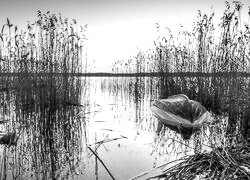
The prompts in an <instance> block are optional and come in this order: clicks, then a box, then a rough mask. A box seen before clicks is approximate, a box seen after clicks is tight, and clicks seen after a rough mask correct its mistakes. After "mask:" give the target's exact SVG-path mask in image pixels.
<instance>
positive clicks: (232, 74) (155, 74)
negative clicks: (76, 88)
mask: <svg viewBox="0 0 250 180" xmlns="http://www.w3.org/2000/svg"><path fill="white" fill-rule="evenodd" d="M22 75H23V76H27V75H36V76H51V75H53V76H63V75H66V76H78V77H164V76H170V77H182V76H189V77H197V76H199V77H220V76H221V77H250V73H246V72H217V73H200V72H179V73H161V72H150V73H148V72H145V73H103V72H99V73H0V76H22Z"/></svg>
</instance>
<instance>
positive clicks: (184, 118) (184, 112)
mask: <svg viewBox="0 0 250 180" xmlns="http://www.w3.org/2000/svg"><path fill="white" fill-rule="evenodd" d="M151 110H152V111H153V113H154V115H155V116H156V117H157V118H158V119H159V121H160V122H161V123H163V124H164V125H166V126H167V127H168V128H170V129H171V130H174V131H176V132H177V133H180V134H181V135H182V137H183V138H184V139H190V137H191V135H192V134H193V133H194V132H195V131H198V130H199V129H200V128H201V127H202V125H203V124H204V123H205V122H206V121H208V120H209V118H210V113H209V112H208V111H207V110H206V108H205V107H204V106H202V105H201V104H200V103H199V102H197V101H194V100H190V99H189V98H188V97H187V96H186V95H184V94H178V95H173V96H169V97H168V98H167V99H161V100H158V101H155V103H154V104H153V106H152V107H151Z"/></svg>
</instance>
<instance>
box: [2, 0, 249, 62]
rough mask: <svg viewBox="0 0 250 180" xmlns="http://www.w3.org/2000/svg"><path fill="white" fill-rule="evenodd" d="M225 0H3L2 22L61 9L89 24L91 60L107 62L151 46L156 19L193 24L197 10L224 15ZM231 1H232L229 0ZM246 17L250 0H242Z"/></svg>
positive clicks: (174, 26) (22, 21) (162, 22)
mask: <svg viewBox="0 0 250 180" xmlns="http://www.w3.org/2000/svg"><path fill="white" fill-rule="evenodd" d="M224 2H225V1H224V0H171V1H170V0H1V2H0V25H2V24H3V23H5V21H6V18H7V17H9V19H10V21H11V23H13V24H17V25H18V26H20V27H21V26H22V25H26V21H31V22H32V21H34V20H35V19H36V14H37V13H36V12H37V10H38V9H39V10H41V11H42V12H46V11H51V12H53V13H56V14H57V13H59V12H60V13H61V14H62V16H63V17H69V18H74V19H76V20H77V22H78V24H82V25H85V24H88V32H89V44H90V47H89V60H92V59H95V61H96V62H97V63H98V64H99V65H107V64H108V63H110V62H111V61H114V60H117V59H125V58H128V57H129V56H130V55H132V56H133V55H134V54H135V53H136V51H137V50H138V49H147V48H149V47H150V46H151V45H152V43H153V40H154V39H155V38H156V26H155V23H159V24H160V25H162V26H168V27H170V28H172V29H173V30H176V29H177V28H178V27H179V25H180V24H183V25H184V26H185V27H187V28H188V27H190V26H191V25H192V22H193V20H194V19H195V17H196V15H197V10H201V11H202V12H204V13H209V12H210V11H211V7H212V6H213V9H214V11H215V15H216V17H217V18H219V17H221V15H222V13H223V10H224V7H225V3H224ZM229 2H230V1H229ZM241 2H242V3H243V4H244V6H243V19H244V20H245V21H246V20H247V18H246V17H244V16H246V15H247V10H248V6H250V1H249V0H243V1H241Z"/></svg>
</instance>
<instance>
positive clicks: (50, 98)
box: [0, 77, 250, 180]
mask: <svg viewBox="0 0 250 180" xmlns="http://www.w3.org/2000/svg"><path fill="white" fill-rule="evenodd" d="M3 82H4V81H3ZM45 82H47V81H45ZM45 82H43V83H39V86H37V84H36V86H34V85H32V87H31V86H30V84H29V83H27V84H28V85H23V86H22V88H21V89H20V88H19V89H18V90H15V88H14V90H9V91H5V90H4V91H2V92H1V98H2V103H1V104H2V105H1V119H5V120H6V119H10V121H8V123H5V124H1V125H0V126H1V127H0V128H1V131H2V132H13V131H15V132H17V134H18V136H19V139H18V142H17V146H11V147H8V146H5V145H1V147H0V152H1V154H0V163H1V170H0V173H1V174H0V176H1V179H90V180H91V179H100V180H103V179H111V178H110V175H109V174H108V173H107V171H106V170H105V168H104V167H103V165H102V164H101V163H100V161H99V160H98V159H97V158H96V156H95V155H94V154H93V153H92V152H91V151H90V150H89V148H91V149H92V150H94V151H95V152H96V154H98V157H99V158H100V159H101V160H102V162H103V163H104V164H105V165H106V167H107V168H108V169H109V171H110V172H111V173H112V175H113V176H114V178H115V179H129V178H132V177H134V176H136V175H138V174H140V173H142V172H144V171H148V170H150V169H152V168H153V167H156V166H158V165H161V164H163V163H166V162H169V161H172V160H175V159H177V158H180V157H182V156H184V155H187V154H192V153H195V152H200V151H208V150H210V149H211V147H214V146H217V145H221V144H222V143H225V142H224V139H223V136H222V135H224V134H223V133H225V131H226V130H225V126H226V125H227V124H228V123H227V120H230V118H231V119H232V116H233V117H237V118H238V116H239V117H240V116H241V115H242V112H243V110H244V108H249V107H250V106H249V104H247V103H245V102H246V100H247V99H248V97H249V96H248V93H249V91H248V90H249V87H250V86H249V80H248V79H244V78H243V79H242V80H239V79H237V80H235V81H233V80H232V81H231V80H223V79H220V78H219V79H217V80H214V79H211V78H208V79H204V78H203V79H195V78H184V79H180V78H172V79H162V78H135V77H134V78H122V77H119V78H117V77H109V78H105V77H103V78H101V77H91V78H81V79H77V80H73V81H69V80H66V81H65V80H61V79H60V78H59V79H58V80H56V81H55V82H56V83H53V86H51V84H49V86H48V87H47V86H46V85H48V84H46V83H45ZM235 82H238V83H237V84H235ZM230 83H233V84H234V86H232V84H230ZM3 84H4V83H2V86H4V85H3ZM15 84H16V82H14V83H13V86H14V85H15ZM22 84H25V83H22ZM41 84H42V85H41ZM44 84H45V85H44ZM216 84H217V85H218V86H216ZM219 84H220V86H219ZM44 87H46V88H44ZM208 87H210V88H208ZM211 87H213V88H211ZM32 88H34V90H32ZM43 88H44V89H45V90H44V91H43V90H42V89H43ZM48 89H49V90H48ZM178 93H184V94H187V95H188V96H189V97H190V98H191V99H195V100H199V101H200V102H202V104H204V105H205V106H206V108H207V109H209V111H210V112H211V114H212V119H211V122H212V123H211V124H210V125H209V127H205V128H204V129H202V131H201V132H200V134H196V135H193V136H192V138H191V139H190V140H189V141H186V142H184V141H183V140H182V138H181V136H180V135H179V134H176V133H174V132H172V131H170V130H168V129H163V130H161V131H160V129H159V126H158V122H157V119H156V118H155V117H154V116H153V115H152V112H151V111H150V106H151V105H152V103H153V102H154V100H156V99H158V98H164V97H167V96H168V95H171V94H178ZM242 93H245V94H244V97H243V95H242ZM65 94H66V95H65ZM241 96H242V97H241ZM235 97H237V98H235ZM231 102H233V103H241V104H243V106H242V107H241V108H238V109H241V110H236V109H235V106H233V104H232V103H231ZM243 102H244V103H243ZM55 104H56V105H55ZM62 104H63V105H62ZM234 105H235V104H234ZM242 109H243V110H242ZM232 112H233V113H232ZM230 113H231V114H230ZM244 116H245V115H244ZM237 118H236V119H237ZM213 122H216V123H213ZM235 124H236V125H237V121H236V123H235ZM237 127H238V126H237ZM218 135H220V136H218Z"/></svg>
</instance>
